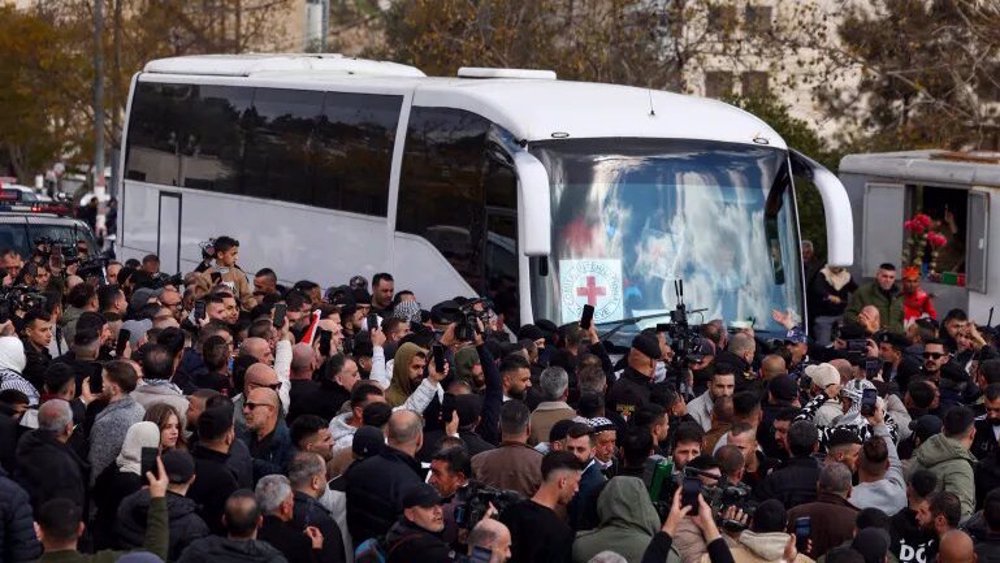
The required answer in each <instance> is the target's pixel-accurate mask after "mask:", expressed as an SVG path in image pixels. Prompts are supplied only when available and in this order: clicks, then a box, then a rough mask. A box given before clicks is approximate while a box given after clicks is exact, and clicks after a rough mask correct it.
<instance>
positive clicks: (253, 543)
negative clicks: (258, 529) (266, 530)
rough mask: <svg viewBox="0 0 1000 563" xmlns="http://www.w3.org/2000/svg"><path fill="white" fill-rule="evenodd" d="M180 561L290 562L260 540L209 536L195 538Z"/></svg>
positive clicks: (207, 562) (210, 562)
mask: <svg viewBox="0 0 1000 563" xmlns="http://www.w3.org/2000/svg"><path fill="white" fill-rule="evenodd" d="M177 561H178V563H248V562H249V563H288V560H287V559H285V556H284V555H282V554H281V552H280V551H278V550H277V549H275V548H274V547H272V546H271V545H270V544H268V543H267V542H263V541H260V540H231V539H229V538H224V537H220V536H207V537H204V538H201V539H200V540H195V541H194V542H193V543H192V544H191V545H189V546H188V548H187V549H185V550H184V553H182V554H181V558H180V559H178V560H177Z"/></svg>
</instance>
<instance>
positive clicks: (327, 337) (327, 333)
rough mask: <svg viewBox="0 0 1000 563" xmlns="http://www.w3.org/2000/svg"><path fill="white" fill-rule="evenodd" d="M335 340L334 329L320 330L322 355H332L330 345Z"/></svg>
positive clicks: (320, 350) (320, 351)
mask: <svg viewBox="0 0 1000 563" xmlns="http://www.w3.org/2000/svg"><path fill="white" fill-rule="evenodd" d="M332 342H333V331H332V330H323V329H320V330H319V353H320V355H321V356H327V357H328V356H329V355H330V347H331V343H332Z"/></svg>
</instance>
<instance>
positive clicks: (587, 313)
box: [580, 304, 594, 330]
mask: <svg viewBox="0 0 1000 563" xmlns="http://www.w3.org/2000/svg"><path fill="white" fill-rule="evenodd" d="M593 322H594V306H593V305H589V304H588V305H584V306H583V314H582V315H580V328H582V329H583V330H590V325H591V324H593Z"/></svg>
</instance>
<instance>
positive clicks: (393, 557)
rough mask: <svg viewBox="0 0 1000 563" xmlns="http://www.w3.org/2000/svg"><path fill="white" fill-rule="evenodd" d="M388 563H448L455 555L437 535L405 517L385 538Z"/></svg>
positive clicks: (394, 525) (401, 518)
mask: <svg viewBox="0 0 1000 563" xmlns="http://www.w3.org/2000/svg"><path fill="white" fill-rule="evenodd" d="M385 552H386V563H447V562H449V561H454V560H455V553H454V552H453V551H452V549H451V547H450V546H449V545H448V544H446V543H444V540H442V539H441V538H440V537H438V535H437V534H434V533H431V532H428V531H427V530H425V529H423V528H421V527H420V526H417V525H416V524H414V523H413V522H410V521H409V520H407V519H406V518H405V517H400V519H399V520H398V521H397V522H396V523H395V524H393V525H392V528H391V529H389V533H388V534H386V536H385Z"/></svg>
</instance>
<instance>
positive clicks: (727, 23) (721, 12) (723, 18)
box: [708, 4, 738, 34]
mask: <svg viewBox="0 0 1000 563" xmlns="http://www.w3.org/2000/svg"><path fill="white" fill-rule="evenodd" d="M737 23H738V22H737V20H736V6H733V5H721V4H714V5H711V6H709V7H708V30H709V31H711V32H712V33H723V34H724V33H732V32H733V31H734V30H735V29H736V25H737Z"/></svg>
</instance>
